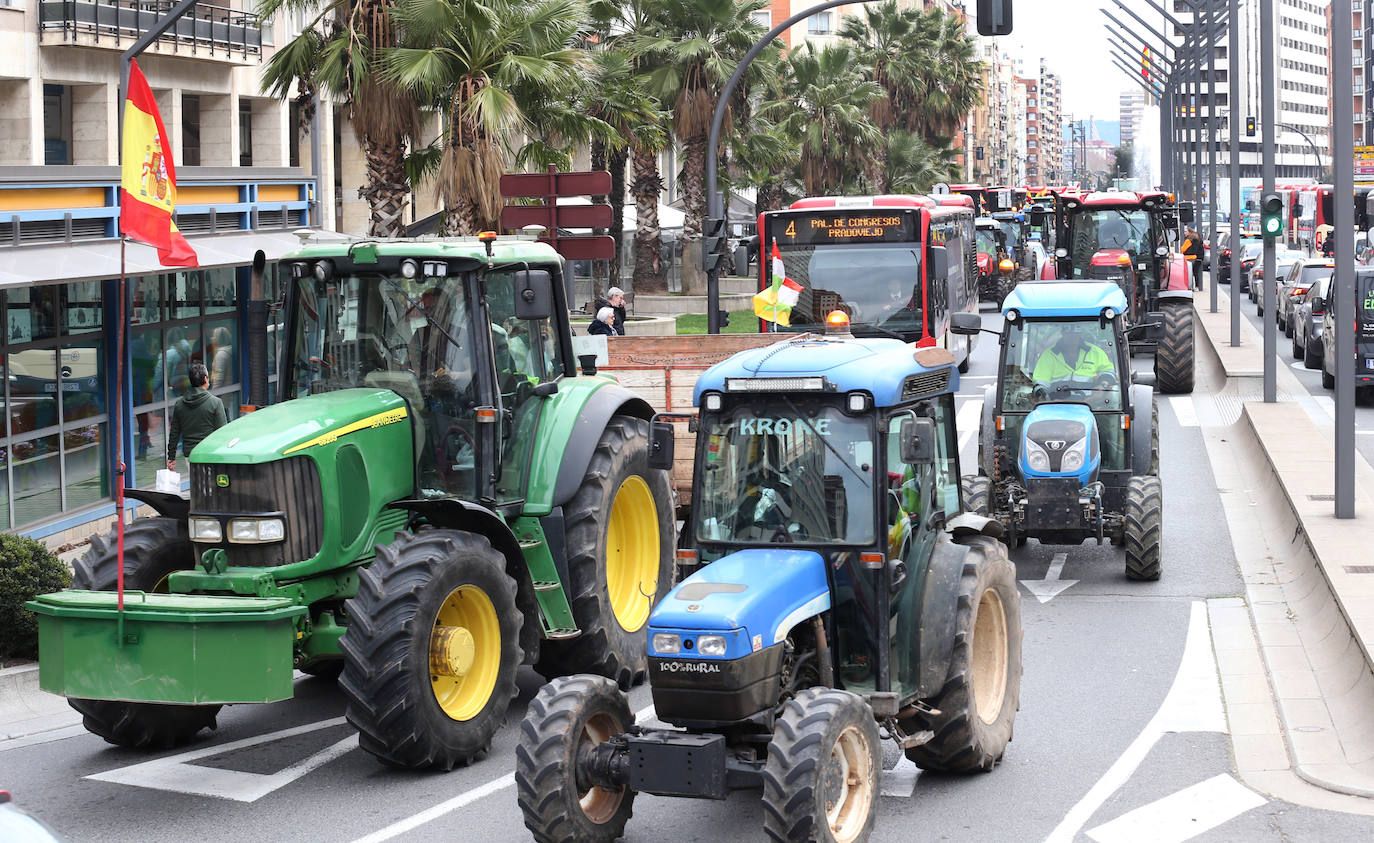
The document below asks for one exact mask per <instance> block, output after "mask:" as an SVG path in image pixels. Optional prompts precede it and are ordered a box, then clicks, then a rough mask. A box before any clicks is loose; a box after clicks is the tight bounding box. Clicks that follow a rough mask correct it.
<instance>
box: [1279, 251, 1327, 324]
mask: <svg viewBox="0 0 1374 843" xmlns="http://www.w3.org/2000/svg"><path fill="white" fill-rule="evenodd" d="M1335 271H1336V263H1335V262H1334V261H1332V260H1331V258H1303V259H1302V260H1300V261H1297V262H1296V263H1294V264H1293V268H1292V269H1291V270H1289V271H1288V274H1287V275H1286V276H1280V277H1279V289H1278V299H1277V301H1278V306H1277V307H1275V308H1274V319H1275V320H1276V321H1277V322H1278V324H1279V329H1280V330H1281V331H1283V335H1284V336H1285V337H1291V336H1293V310H1294V308H1293V305H1294V304H1295V303H1296V302H1297V301H1298V300H1299V299H1301V298H1302V297H1303V296H1304V295H1306V294H1307V291H1308V290H1309V289H1311V287H1312V285H1313V284H1314V283H1316V281H1317V279H1319V278H1327V277H1330V275H1331V273H1333V272H1335Z"/></svg>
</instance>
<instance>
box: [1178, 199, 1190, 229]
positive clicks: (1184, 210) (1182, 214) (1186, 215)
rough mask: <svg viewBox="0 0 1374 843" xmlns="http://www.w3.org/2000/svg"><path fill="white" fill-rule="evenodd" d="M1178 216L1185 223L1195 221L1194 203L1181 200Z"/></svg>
mask: <svg viewBox="0 0 1374 843" xmlns="http://www.w3.org/2000/svg"><path fill="white" fill-rule="evenodd" d="M1178 218H1179V221H1180V222H1182V223H1183V224H1184V225H1187V224H1188V223H1190V222H1192V221H1193V203H1192V202H1180V203H1179V206H1178Z"/></svg>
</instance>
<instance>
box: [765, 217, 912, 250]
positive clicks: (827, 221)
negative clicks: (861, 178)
mask: <svg viewBox="0 0 1374 843" xmlns="http://www.w3.org/2000/svg"><path fill="white" fill-rule="evenodd" d="M773 231H774V237H775V238H776V240H777V241H778V242H779V243H780V244H782V245H795V246H819V245H821V244H823V243H832V244H838V243H910V242H911V241H912V240H914V239H915V237H916V222H915V215H914V214H911V213H903V212H901V211H895V210H889V209H883V210H871V211H867V212H864V213H859V212H856V211H852V210H843V211H842V210H838V209H837V210H833V211H832V210H826V211H817V212H812V213H806V214H798V213H789V214H786V215H780V216H778V217H776V218H775V219H774V223H773Z"/></svg>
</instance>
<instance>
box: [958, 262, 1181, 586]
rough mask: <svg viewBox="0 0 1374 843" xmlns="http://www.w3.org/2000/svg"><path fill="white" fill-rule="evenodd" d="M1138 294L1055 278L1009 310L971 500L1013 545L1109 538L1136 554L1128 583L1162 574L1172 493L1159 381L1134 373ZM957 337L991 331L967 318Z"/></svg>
mask: <svg viewBox="0 0 1374 843" xmlns="http://www.w3.org/2000/svg"><path fill="white" fill-rule="evenodd" d="M1125 307H1126V297H1125V296H1124V295H1123V294H1122V292H1121V289H1120V287H1118V286H1117V285H1116V284H1112V283H1106V282H1095V281H1043V282H1037V283H1035V284H1024V285H1021V286H1018V287H1017V288H1016V289H1015V290H1014V291H1013V292H1012V294H1011V295H1010V296H1008V297H1007V300H1006V302H1004V303H1003V306H1002V315H1003V317H1004V318H1003V327H1002V332H1001V354H1000V358H1001V359H1000V363H999V365H998V375H997V384H996V385H995V386H994V387H990V388H989V394H988V396H987V398H986V399H985V400H984V402H983V417H982V428H981V430H980V437H979V448H978V474H977V475H976V476H969V477H965V478H964V481H963V485H964V500H965V502H966V504H967V505H968V506H969V507H970V508H971V509H972V510H973V511H976V512H978V513H980V514H984V515H989V516H990V517H992V518H995V519H997V520H998V521H1000V522H1001V523H1002V524H1003V525H1004V527H1005V528H1006V533H1005V535H1004V538H1005V540H1006V541H1007V542H1008V544H1010V545H1012V546H1019V545H1021V544H1022V543H1024V542H1025V540H1026V539H1027V538H1034V539H1038V540H1039V541H1041V542H1042V543H1046V544H1081V543H1082V542H1084V541H1086V540H1087V539H1096V540H1097V542H1098V543H1099V544H1101V543H1102V542H1103V541H1104V540H1108V541H1110V542H1111V543H1112V544H1113V545H1117V546H1124V547H1125V549H1126V576H1127V577H1128V578H1129V579H1133V580H1157V579H1159V576H1160V573H1161V571H1162V565H1161V560H1160V551H1159V542H1160V537H1161V533H1162V515H1163V513H1162V509H1163V492H1162V489H1161V487H1160V482H1159V431H1158V425H1157V420H1158V414H1157V410H1156V408H1155V402H1154V388H1153V376H1152V375H1148V374H1134V373H1132V372H1131V356H1130V334H1131V332H1132V331H1136V330H1144V329H1145V328H1146V327H1147V326H1145V325H1139V326H1135V327H1133V328H1127V327H1126V326H1125V325H1124V321H1123V316H1122V314H1123V311H1124V309H1125ZM951 328H952V330H953V331H954V332H955V333H962V334H972V333H976V332H977V331H979V330H980V329H981V326H980V323H979V322H978V320H977V319H976V318H973V319H967V318H963V319H956V320H955V323H954V324H953V325H952V326H951Z"/></svg>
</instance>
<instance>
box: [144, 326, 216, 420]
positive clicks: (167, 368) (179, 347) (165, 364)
mask: <svg viewBox="0 0 1374 843" xmlns="http://www.w3.org/2000/svg"><path fill="white" fill-rule="evenodd" d="M166 343H167V344H166V345H165V346H164V347H163V349H162V357H161V359H160V360H159V363H160V366H159V368H158V370H157V372H156V373H154V375H153V376H154V377H155V378H157V379H158V380H160V381H161V382H162V383H163V384H165V385H166V387H167V398H168V399H169V400H173V401H175V400H176V399H178V398H180V397H181V396H182V395H183V394H185V392H186V390H187V389H189V388H190V386H191V375H190V371H191V364H192V363H204V362H205V356H204V353H203V351H202V346H201V327H200V325H197V324H191V325H178V326H175V327H172V328H168V329H167V339H166Z"/></svg>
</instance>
